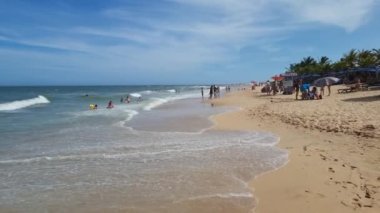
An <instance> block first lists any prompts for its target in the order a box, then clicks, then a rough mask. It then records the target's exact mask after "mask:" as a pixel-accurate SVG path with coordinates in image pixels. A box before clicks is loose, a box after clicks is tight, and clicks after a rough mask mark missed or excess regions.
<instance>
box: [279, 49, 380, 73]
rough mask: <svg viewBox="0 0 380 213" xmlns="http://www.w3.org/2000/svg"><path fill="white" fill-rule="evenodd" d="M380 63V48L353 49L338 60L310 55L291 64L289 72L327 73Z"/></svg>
mask: <svg viewBox="0 0 380 213" xmlns="http://www.w3.org/2000/svg"><path fill="white" fill-rule="evenodd" d="M379 65H380V49H372V50H360V51H359V50H355V49H352V50H350V51H349V52H348V53H346V54H344V55H343V57H342V58H341V59H340V60H339V61H336V62H332V61H331V60H330V59H329V58H328V57H327V56H322V57H321V58H320V59H319V60H316V59H314V58H313V57H311V56H309V57H306V58H303V59H302V61H301V62H299V63H294V64H290V66H289V67H288V68H287V72H296V73H297V74H299V75H302V74H321V75H323V74H326V73H329V72H339V71H342V70H348V69H350V68H358V67H362V68H364V67H373V66H379Z"/></svg>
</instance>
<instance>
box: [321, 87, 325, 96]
mask: <svg viewBox="0 0 380 213" xmlns="http://www.w3.org/2000/svg"><path fill="white" fill-rule="evenodd" d="M320 91H321V95H325V86H321V89H320Z"/></svg>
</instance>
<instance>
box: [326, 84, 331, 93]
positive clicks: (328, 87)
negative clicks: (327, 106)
mask: <svg viewBox="0 0 380 213" xmlns="http://www.w3.org/2000/svg"><path fill="white" fill-rule="evenodd" d="M327 90H328V91H329V94H328V96H330V94H331V84H330V83H327Z"/></svg>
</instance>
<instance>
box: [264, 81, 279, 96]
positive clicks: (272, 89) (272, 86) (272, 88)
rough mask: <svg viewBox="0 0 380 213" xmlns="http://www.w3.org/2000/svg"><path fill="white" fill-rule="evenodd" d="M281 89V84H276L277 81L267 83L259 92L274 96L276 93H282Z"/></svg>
mask: <svg viewBox="0 0 380 213" xmlns="http://www.w3.org/2000/svg"><path fill="white" fill-rule="evenodd" d="M282 87H283V86H282V82H280V83H278V81H272V82H269V81H267V82H266V83H265V85H264V87H263V88H262V89H261V92H264V93H267V95H270V94H273V95H276V94H277V93H279V92H281V91H282Z"/></svg>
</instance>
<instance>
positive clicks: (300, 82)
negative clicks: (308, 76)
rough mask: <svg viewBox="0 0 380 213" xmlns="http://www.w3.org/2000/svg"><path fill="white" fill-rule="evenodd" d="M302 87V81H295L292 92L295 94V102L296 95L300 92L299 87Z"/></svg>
mask: <svg viewBox="0 0 380 213" xmlns="http://www.w3.org/2000/svg"><path fill="white" fill-rule="evenodd" d="M301 85H302V79H300V80H298V81H295V84H294V90H295V92H296V100H298V93H299V92H300V86H301Z"/></svg>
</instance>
